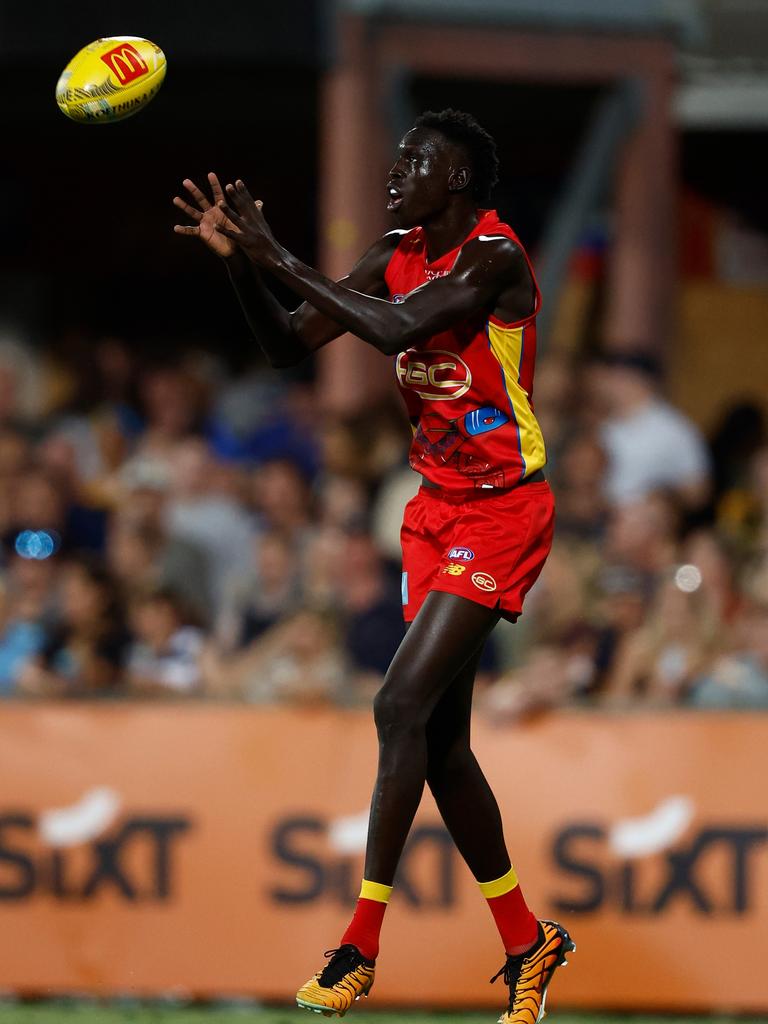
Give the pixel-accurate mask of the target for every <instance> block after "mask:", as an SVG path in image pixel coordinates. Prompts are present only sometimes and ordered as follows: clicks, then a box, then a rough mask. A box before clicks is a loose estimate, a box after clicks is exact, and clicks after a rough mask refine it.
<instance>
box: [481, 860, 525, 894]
mask: <svg viewBox="0 0 768 1024" xmlns="http://www.w3.org/2000/svg"><path fill="white" fill-rule="evenodd" d="M477 884H478V885H479V886H480V892H481V893H482V894H483V896H485V898H486V899H487V900H490V899H493V897H494V896H503V895H504V893H507V892H512V890H513V889H514V888H516V887H517V884H518V881H517V875H516V874H515V869H514V868H510V869H509V871H508V872H507V873H506V875H502V876H501V878H494V880H493V881H492V882H478V883H477Z"/></svg>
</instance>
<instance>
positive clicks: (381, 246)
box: [371, 228, 411, 257]
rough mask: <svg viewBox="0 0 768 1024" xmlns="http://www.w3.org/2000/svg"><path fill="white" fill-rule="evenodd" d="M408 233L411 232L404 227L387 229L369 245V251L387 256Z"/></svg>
mask: <svg viewBox="0 0 768 1024" xmlns="http://www.w3.org/2000/svg"><path fill="white" fill-rule="evenodd" d="M410 234H411V232H410V231H408V230H406V229H405V228H395V229H394V230H393V231H387V232H386V233H385V234H383V235H381V236H380V237H379V238H377V239H376V241H375V242H374V243H373V245H372V246H371V252H373V253H375V254H377V255H380V256H387V257H389V256H391V255H392V253H394V251H395V250H396V249H397V248H398V246H399V245H400V243H401V242H402V240H403V238H405V237H406V235H410Z"/></svg>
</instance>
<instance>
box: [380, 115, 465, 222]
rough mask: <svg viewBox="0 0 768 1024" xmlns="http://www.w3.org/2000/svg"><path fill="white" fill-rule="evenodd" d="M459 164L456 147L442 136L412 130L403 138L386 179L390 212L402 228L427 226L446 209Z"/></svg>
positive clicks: (425, 131)
mask: <svg viewBox="0 0 768 1024" xmlns="http://www.w3.org/2000/svg"><path fill="white" fill-rule="evenodd" d="M456 162H457V161H456V159H455V153H454V150H453V147H451V145H450V143H449V142H448V141H447V140H446V139H445V138H444V137H443V136H442V135H441V134H440V133H439V132H433V131H430V130H428V129H425V128H412V129H411V131H409V132H408V133H407V134H406V135H405V136H404V137H403V140H402V142H401V143H400V145H399V146H398V151H397V160H396V161H395V163H394V164H393V165H392V168H391V169H390V172H389V177H388V179H387V195H388V196H389V200H388V202H387V209H388V210H389V211H390V213H393V214H394V215H395V217H396V218H397V221H398V223H399V224H401V225H402V226H403V227H407V228H410V227H413V226H415V225H417V224H424V223H425V222H426V221H428V220H430V218H431V217H434V216H435V214H438V213H440V212H441V211H442V210H444V209H445V206H446V204H447V203H448V200H449V198H450V196H451V194H452V193H451V189H450V179H451V175H452V173H453V171H454V170H455V164H456Z"/></svg>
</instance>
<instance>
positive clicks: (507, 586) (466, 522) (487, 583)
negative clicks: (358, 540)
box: [400, 481, 555, 622]
mask: <svg viewBox="0 0 768 1024" xmlns="http://www.w3.org/2000/svg"><path fill="white" fill-rule="evenodd" d="M554 525H555V502H554V498H553V497H552V491H551V490H550V489H549V484H548V483H546V481H541V482H538V483H530V484H522V485H521V486H519V487H515V488H513V489H512V490H510V491H504V492H503V493H501V494H494V493H488V494H483V492H482V491H481V492H480V493H479V494H478V493H477V492H473V494H472V496H471V497H469V496H468V495H466V494H462V495H450V494H446V493H445V492H444V491H440V490H437V489H435V488H430V487H421V488H420V489H419V492H418V494H417V495H416V496H415V497H413V498H411V500H410V501H409V502H408V504H407V505H406V507H405V517H404V519H403V527H402V530H401V533H400V540H401V543H402V547H403V615H404V616H405V621H406V622H411V621H412V620H413V619H414V618H415V617H416V613H417V612H418V610H419V608H421V605H422V603H423V601H424V598H425V597H426V596H427V594H428V593H429V592H430V590H440V591H444V592H445V593H448V594H457V595H458V596H459V597H466V598H468V599H469V600H470V601H475V602H477V603H478V604H483V605H486V606H487V607H488V608H495V607H498V608H500V609H501V612H502V614H503V615H504V617H505V618H508V619H512V620H513V621H514V620H515V619H516V618H517V617H518V615H520V613H521V612H522V610H523V599H524V598H525V595H526V594H527V593H528V591H529V590H530V589H531V587H532V586H533V584H534V583H535V582H536V579H537V578H538V575H539V573H540V572H541V569H542V566H543V565H544V562H545V561H546V558H547V555H548V554H549V550H550V548H551V547H552V534H553V532H554Z"/></svg>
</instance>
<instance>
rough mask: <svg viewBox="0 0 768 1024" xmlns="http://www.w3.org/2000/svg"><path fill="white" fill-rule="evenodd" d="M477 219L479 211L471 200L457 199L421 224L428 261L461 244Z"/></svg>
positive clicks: (474, 225) (432, 260)
mask: <svg viewBox="0 0 768 1024" xmlns="http://www.w3.org/2000/svg"><path fill="white" fill-rule="evenodd" d="M479 219H480V212H479V211H478V209H477V207H476V206H475V204H474V202H473V201H466V202H465V201H457V202H455V203H452V204H451V205H450V206H447V207H446V208H445V209H444V210H442V211H441V212H440V213H439V214H438V215H437V216H436V217H435V218H434V219H432V220H430V221H428V222H427V223H426V224H423V225H422V227H423V229H424V237H425V239H426V242H427V259H428V261H429V262H430V263H434V262H435V260H439V259H440V257H441V256H445V254H446V253H447V252H450V251H451V250H452V249H455V248H456V247H457V246H459V245H461V243H462V242H463V241H464V239H465V238H466V237H467V235H468V234H470V232H471V231H473V230H474V229H475V227H476V225H477V222H478V220H479Z"/></svg>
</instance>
